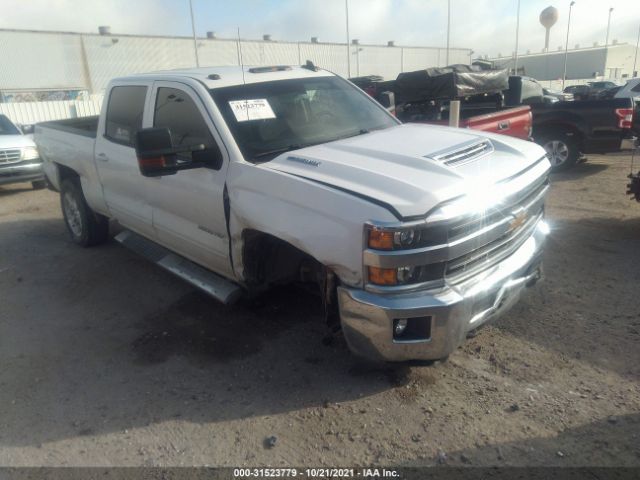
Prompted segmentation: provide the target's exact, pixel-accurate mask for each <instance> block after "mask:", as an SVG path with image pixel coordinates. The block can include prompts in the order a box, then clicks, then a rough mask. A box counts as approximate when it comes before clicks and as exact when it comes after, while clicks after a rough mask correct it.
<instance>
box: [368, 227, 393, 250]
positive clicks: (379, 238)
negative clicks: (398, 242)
mask: <svg viewBox="0 0 640 480" xmlns="http://www.w3.org/2000/svg"><path fill="white" fill-rule="evenodd" d="M369 248H375V249H377V250H393V232H389V231H385V230H379V229H377V228H372V229H371V230H369Z"/></svg>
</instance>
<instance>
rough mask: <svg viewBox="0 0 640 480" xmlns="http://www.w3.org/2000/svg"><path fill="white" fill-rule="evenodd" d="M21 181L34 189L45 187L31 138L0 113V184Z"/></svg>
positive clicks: (36, 150) (39, 160) (37, 155)
mask: <svg viewBox="0 0 640 480" xmlns="http://www.w3.org/2000/svg"><path fill="white" fill-rule="evenodd" d="M22 182H31V186H32V187H33V188H34V189H36V190H38V189H41V188H44V187H45V180H44V173H43V171H42V160H41V159H40V155H39V154H38V149H37V148H36V144H35V143H33V140H32V139H31V138H29V137H28V136H27V135H24V134H23V133H22V131H20V129H19V128H18V127H17V126H16V125H14V123H13V122H12V121H11V120H9V118H8V117H7V116H6V115H2V114H0V185H8V184H10V183H22Z"/></svg>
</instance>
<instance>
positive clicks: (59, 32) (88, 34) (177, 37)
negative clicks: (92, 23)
mask: <svg viewBox="0 0 640 480" xmlns="http://www.w3.org/2000/svg"><path fill="white" fill-rule="evenodd" d="M2 32H12V33H40V34H50V35H81V36H86V37H107V38H108V37H112V38H117V37H127V38H167V39H175V40H193V37H191V36H183V35H139V34H134V33H110V34H108V35H101V34H100V33H96V32H70V31H64V30H32V29H19V28H0V33H2ZM196 39H197V40H198V41H200V40H202V41H207V42H237V41H238V39H237V38H208V37H196ZM240 40H241V41H243V42H258V43H267V44H268V43H273V44H285V43H292V44H304V45H334V46H347V45H348V44H347V43H339V42H320V41H318V42H311V41H309V40H301V41H295V40H262V39H250V38H241V39H240ZM352 46H356V45H352ZM357 46H359V47H385V48H389V49H393V48H423V49H424V48H426V49H431V50H445V47H434V46H428V45H394V46H389V45H378V44H374V43H359V44H358V45H357ZM449 50H453V51H471V50H472V49H471V48H464V47H451V48H449Z"/></svg>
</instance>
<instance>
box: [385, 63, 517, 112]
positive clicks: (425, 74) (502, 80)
mask: <svg viewBox="0 0 640 480" xmlns="http://www.w3.org/2000/svg"><path fill="white" fill-rule="evenodd" d="M508 88H509V74H508V71H507V70H506V69H505V70H482V71H477V70H474V69H473V68H472V67H470V66H469V65H451V66H449V67H442V68H427V69H425V70H417V71H415V72H403V73H401V74H399V75H398V78H397V79H396V81H395V86H394V91H395V94H396V101H400V102H403V103H404V102H410V101H422V100H439V99H453V98H460V97H467V96H469V95H478V94H482V93H495V92H499V91H502V90H506V89H508Z"/></svg>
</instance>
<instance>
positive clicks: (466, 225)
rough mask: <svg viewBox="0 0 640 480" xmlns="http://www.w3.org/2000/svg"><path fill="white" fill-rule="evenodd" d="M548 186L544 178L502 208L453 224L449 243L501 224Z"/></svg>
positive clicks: (505, 202) (449, 229)
mask: <svg viewBox="0 0 640 480" xmlns="http://www.w3.org/2000/svg"><path fill="white" fill-rule="evenodd" d="M548 185H549V179H548V178H546V177H543V178H541V179H539V180H538V181H537V182H535V183H534V184H533V185H531V186H529V188H527V189H526V190H524V191H521V192H518V193H517V194H516V195H514V196H513V197H512V198H510V199H506V200H505V201H504V203H503V205H502V206H501V207H500V208H497V209H493V210H491V211H487V212H484V213H482V214H479V215H476V216H474V217H471V218H466V219H464V220H460V221H457V222H454V223H452V224H451V225H449V226H448V229H447V239H448V241H449V242H451V241H455V240H458V239H460V238H463V237H466V236H468V235H472V234H473V233H474V232H477V231H478V230H481V229H482V228H485V227H486V226H488V225H492V224H494V223H496V222H499V221H500V220H502V219H504V218H505V217H506V216H508V215H511V212H513V211H514V210H517V209H518V208H521V207H523V206H526V205H527V204H528V203H529V202H531V201H532V200H533V199H535V198H536V197H537V196H538V195H540V193H541V192H542V191H543V190H544V189H546V188H547V186H548Z"/></svg>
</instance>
